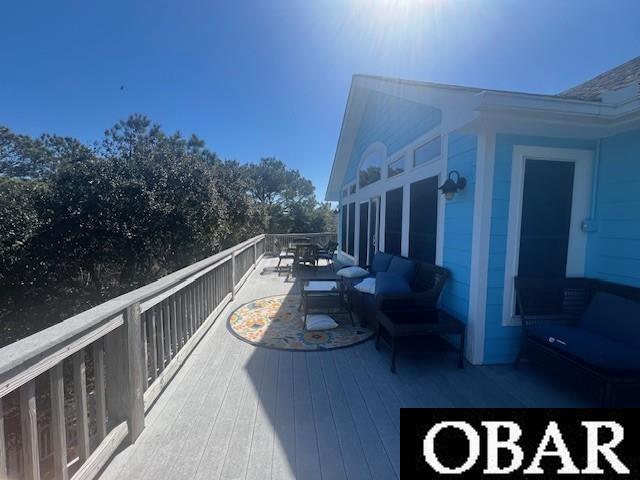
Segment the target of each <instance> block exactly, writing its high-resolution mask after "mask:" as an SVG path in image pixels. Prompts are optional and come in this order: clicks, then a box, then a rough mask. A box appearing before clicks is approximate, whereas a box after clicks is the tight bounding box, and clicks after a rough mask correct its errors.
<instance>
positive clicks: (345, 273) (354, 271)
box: [336, 267, 369, 278]
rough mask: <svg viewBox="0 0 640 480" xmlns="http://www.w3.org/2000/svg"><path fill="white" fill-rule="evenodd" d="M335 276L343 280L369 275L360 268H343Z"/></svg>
mask: <svg viewBox="0 0 640 480" xmlns="http://www.w3.org/2000/svg"><path fill="white" fill-rule="evenodd" d="M336 275H338V276H339V277H344V278H363V277H366V276H367V275H369V272H367V271H366V270H365V269H364V268H362V267H344V268H341V269H340V270H338V272H337V273H336Z"/></svg>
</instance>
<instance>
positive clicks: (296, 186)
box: [247, 157, 327, 233]
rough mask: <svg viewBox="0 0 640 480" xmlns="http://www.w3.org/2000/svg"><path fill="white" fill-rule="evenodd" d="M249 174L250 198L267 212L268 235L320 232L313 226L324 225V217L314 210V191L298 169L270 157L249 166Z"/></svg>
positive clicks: (265, 226)
mask: <svg viewBox="0 0 640 480" xmlns="http://www.w3.org/2000/svg"><path fill="white" fill-rule="evenodd" d="M247 172H248V176H249V179H250V182H251V183H250V192H251V195H252V197H253V198H254V199H255V200H256V201H257V202H258V203H259V204H260V205H261V206H262V208H263V209H264V212H265V224H264V228H265V231H266V232H268V233H287V232H309V231H317V230H316V229H314V228H312V226H315V227H318V226H321V225H320V223H321V222H320V219H322V218H325V217H323V215H322V212H320V214H318V212H316V211H315V210H316V209H317V208H318V202H317V201H316V198H315V188H314V186H313V184H312V183H311V181H310V180H308V179H306V178H304V177H303V176H302V175H301V174H300V172H299V171H298V170H293V169H288V168H287V167H286V165H285V164H284V163H283V162H282V161H280V160H278V159H276V158H272V157H270V158H263V159H261V160H260V162H259V163H257V164H250V165H248V166H247ZM324 228H327V227H326V226H325V227H324Z"/></svg>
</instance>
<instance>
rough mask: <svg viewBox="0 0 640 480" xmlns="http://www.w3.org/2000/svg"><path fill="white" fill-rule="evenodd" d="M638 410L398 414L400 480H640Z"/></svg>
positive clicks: (419, 410) (481, 410) (435, 410)
mask: <svg viewBox="0 0 640 480" xmlns="http://www.w3.org/2000/svg"><path fill="white" fill-rule="evenodd" d="M638 415H639V410H638V409H620V410H616V409H575V408H571V409H569V408H567V409H553V408H551V409H548V408H547V409H542V408H532V409H508V408H504V409H501V408H497V409H491V408H460V409H454V408H403V409H401V411H400V468H401V470H400V473H401V476H402V478H441V477H445V478H513V477H516V478H565V477H567V476H568V477H578V476H579V477H583V476H585V477H587V478H620V477H622V478H625V477H626V478H640V433H639V430H638V428H639V427H640V422H639V420H638Z"/></svg>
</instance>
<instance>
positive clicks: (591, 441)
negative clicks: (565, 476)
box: [582, 422, 629, 474]
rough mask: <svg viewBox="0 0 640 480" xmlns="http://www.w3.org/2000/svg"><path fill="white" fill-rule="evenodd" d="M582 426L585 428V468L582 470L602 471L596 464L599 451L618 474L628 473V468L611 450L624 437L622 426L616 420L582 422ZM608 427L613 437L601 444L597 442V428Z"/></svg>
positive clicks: (590, 472)
mask: <svg viewBox="0 0 640 480" xmlns="http://www.w3.org/2000/svg"><path fill="white" fill-rule="evenodd" d="M582 426H583V427H585V428H586V429H587V468H585V469H584V470H582V473H586V474H598V473H604V471H603V470H602V469H601V468H600V465H599V464H598V459H599V457H600V456H599V455H598V454H599V453H601V454H602V456H603V457H604V458H605V460H607V462H609V465H611V468H613V469H614V470H615V472H616V473H618V474H628V473H629V469H628V468H627V467H626V466H625V465H624V463H622V462H621V461H620V459H619V458H618V456H617V455H616V454H615V453H614V452H613V449H614V448H615V447H617V446H618V445H619V444H620V442H621V441H622V440H623V439H624V428H622V425H620V424H619V423H618V422H582ZM601 428H608V429H609V430H610V431H611V433H612V435H613V438H612V439H611V441H609V442H608V443H603V444H602V445H601V444H599V443H598V430H600V429H601Z"/></svg>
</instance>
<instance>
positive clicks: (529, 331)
mask: <svg viewBox="0 0 640 480" xmlns="http://www.w3.org/2000/svg"><path fill="white" fill-rule="evenodd" d="M515 287H516V294H517V306H518V310H519V312H518V313H519V314H520V316H521V318H522V324H523V327H524V336H523V342H522V348H521V351H520V353H519V355H518V358H517V360H516V365H518V364H519V362H520V361H521V360H522V359H523V358H526V359H528V360H529V361H531V362H534V363H538V364H541V365H544V366H546V367H548V368H550V369H551V370H552V371H553V373H554V375H556V376H557V377H559V378H562V379H563V380H566V381H571V382H578V383H579V384H582V385H589V386H595V387H596V388H599V390H598V392H599V395H600V401H601V404H602V405H605V406H610V405H613V404H622V405H625V404H628V403H629V400H632V399H633V398H638V397H637V395H638V393H640V288H635V287H630V286H626V285H619V284H615V283H610V282H604V281H601V280H595V279H589V278H558V279H531V278H516V279H515ZM635 403H636V404H637V403H638V402H637V400H636V401H635Z"/></svg>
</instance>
